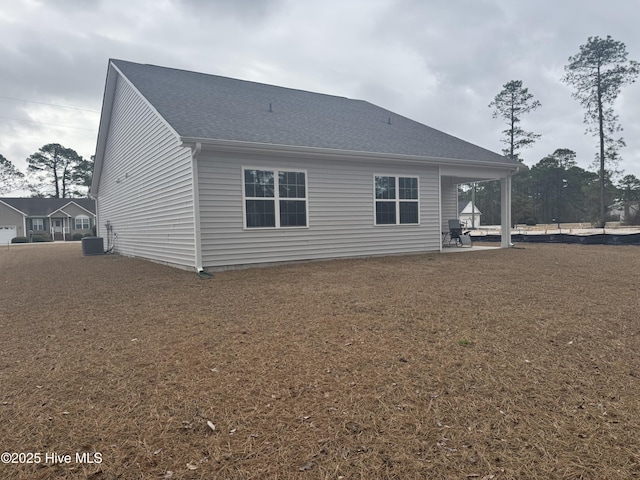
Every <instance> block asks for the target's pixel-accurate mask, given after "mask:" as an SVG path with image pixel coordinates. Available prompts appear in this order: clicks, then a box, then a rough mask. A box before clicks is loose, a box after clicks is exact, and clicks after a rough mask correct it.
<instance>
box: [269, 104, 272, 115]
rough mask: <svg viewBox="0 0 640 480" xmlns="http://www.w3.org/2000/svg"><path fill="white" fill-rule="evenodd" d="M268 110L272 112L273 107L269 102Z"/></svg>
mask: <svg viewBox="0 0 640 480" xmlns="http://www.w3.org/2000/svg"><path fill="white" fill-rule="evenodd" d="M269 112H271V113H273V108H271V104H269Z"/></svg>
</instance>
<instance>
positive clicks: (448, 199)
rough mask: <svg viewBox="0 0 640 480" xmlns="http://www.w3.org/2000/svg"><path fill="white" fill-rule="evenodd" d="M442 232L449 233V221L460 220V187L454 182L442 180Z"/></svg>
mask: <svg viewBox="0 0 640 480" xmlns="http://www.w3.org/2000/svg"><path fill="white" fill-rule="evenodd" d="M441 189H442V231H443V232H448V231H449V220H455V219H457V218H458V185H457V184H456V183H453V181H452V180H450V179H447V178H443V179H442V185H441Z"/></svg>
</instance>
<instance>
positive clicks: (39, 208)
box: [0, 197, 96, 217]
mask: <svg viewBox="0 0 640 480" xmlns="http://www.w3.org/2000/svg"><path fill="white" fill-rule="evenodd" d="M0 201H2V202H3V203H6V204H7V205H9V206H11V207H13V208H14V209H16V210H18V211H20V212H21V213H23V214H24V215H26V216H28V217H46V216H48V215H50V214H51V213H53V212H55V211H57V210H61V209H64V207H66V206H67V205H69V204H71V203H75V204H76V205H77V206H79V207H80V208H82V209H84V210H86V211H87V213H90V214H92V215H95V213H96V204H95V202H94V201H93V200H91V199H90V198H22V197H14V198H5V197H3V198H0Z"/></svg>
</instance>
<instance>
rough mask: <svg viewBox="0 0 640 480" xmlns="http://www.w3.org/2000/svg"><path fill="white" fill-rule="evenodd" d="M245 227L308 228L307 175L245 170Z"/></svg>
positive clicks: (295, 172) (289, 171)
mask: <svg viewBox="0 0 640 480" xmlns="http://www.w3.org/2000/svg"><path fill="white" fill-rule="evenodd" d="M243 177H244V179H243V181H244V209H245V227H246V228H283V227H306V226H307V175H306V173H305V172H299V171H291V170H258V169H249V168H246V169H244V170H243Z"/></svg>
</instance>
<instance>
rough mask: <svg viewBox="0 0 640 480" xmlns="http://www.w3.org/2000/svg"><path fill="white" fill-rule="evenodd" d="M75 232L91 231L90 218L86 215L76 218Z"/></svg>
mask: <svg viewBox="0 0 640 480" xmlns="http://www.w3.org/2000/svg"><path fill="white" fill-rule="evenodd" d="M74 228H75V230H89V229H90V228H91V225H90V223H89V217H87V216H86V215H78V216H77V217H76V218H75V227H74Z"/></svg>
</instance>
